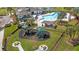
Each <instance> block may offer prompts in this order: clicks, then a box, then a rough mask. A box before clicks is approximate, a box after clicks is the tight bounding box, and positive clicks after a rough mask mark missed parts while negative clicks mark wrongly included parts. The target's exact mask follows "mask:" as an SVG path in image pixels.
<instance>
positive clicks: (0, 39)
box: [0, 29, 4, 51]
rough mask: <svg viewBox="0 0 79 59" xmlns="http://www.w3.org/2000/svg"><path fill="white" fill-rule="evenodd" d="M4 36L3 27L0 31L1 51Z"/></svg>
mask: <svg viewBox="0 0 79 59" xmlns="http://www.w3.org/2000/svg"><path fill="white" fill-rule="evenodd" d="M3 38H4V29H2V30H1V31H0V51H2V41H3Z"/></svg>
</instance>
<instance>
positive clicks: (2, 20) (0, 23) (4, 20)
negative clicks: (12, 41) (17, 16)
mask: <svg viewBox="0 0 79 59" xmlns="http://www.w3.org/2000/svg"><path fill="white" fill-rule="evenodd" d="M10 19H11V18H10V17H9V16H0V27H4V26H5V25H6V24H8V22H9V21H10Z"/></svg>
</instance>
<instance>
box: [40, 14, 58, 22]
mask: <svg viewBox="0 0 79 59" xmlns="http://www.w3.org/2000/svg"><path fill="white" fill-rule="evenodd" d="M58 14H59V13H58V12H52V13H50V14H48V15H43V16H42V17H41V20H43V21H56V20H57V18H58Z"/></svg>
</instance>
